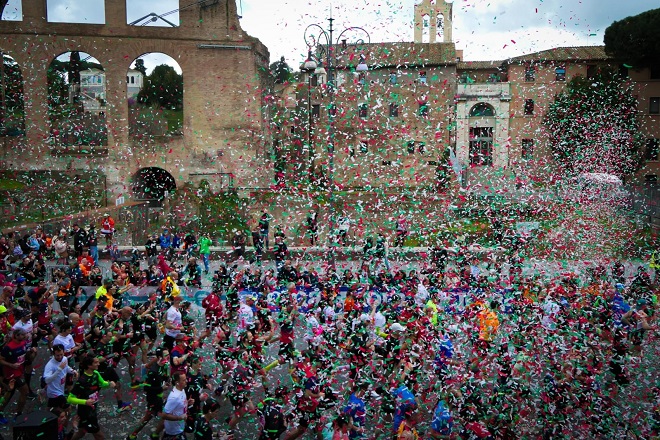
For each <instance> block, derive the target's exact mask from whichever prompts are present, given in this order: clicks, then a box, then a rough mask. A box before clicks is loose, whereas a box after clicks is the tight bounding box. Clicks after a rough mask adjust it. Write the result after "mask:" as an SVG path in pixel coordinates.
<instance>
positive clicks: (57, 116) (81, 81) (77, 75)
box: [46, 50, 108, 148]
mask: <svg viewBox="0 0 660 440" xmlns="http://www.w3.org/2000/svg"><path fill="white" fill-rule="evenodd" d="M46 76H47V84H48V95H47V100H48V101H47V106H48V119H49V122H50V136H49V142H50V144H51V146H53V147H64V148H68V147H75V146H107V144H108V124H107V113H108V105H107V80H106V72H105V68H104V67H103V65H102V64H101V63H100V62H99V61H98V59H97V58H95V57H94V56H92V55H90V54H89V53H87V52H82V51H80V50H72V51H71V50H70V51H66V52H63V53H60V54H59V55H57V56H55V57H54V58H53V59H52V61H51V62H50V63H49V65H48V67H47V72H46Z"/></svg>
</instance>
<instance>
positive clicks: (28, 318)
mask: <svg viewBox="0 0 660 440" xmlns="http://www.w3.org/2000/svg"><path fill="white" fill-rule="evenodd" d="M17 328H20V329H23V330H25V334H26V335H27V337H26V341H27V343H28V345H27V346H28V348H29V347H32V338H33V336H34V335H35V333H36V327H35V326H34V323H33V322H32V314H31V313H30V312H29V311H28V310H22V311H21V312H20V314H19V320H18V321H16V323H15V324H14V326H13V327H12V329H13V330H16V329H17Z"/></svg>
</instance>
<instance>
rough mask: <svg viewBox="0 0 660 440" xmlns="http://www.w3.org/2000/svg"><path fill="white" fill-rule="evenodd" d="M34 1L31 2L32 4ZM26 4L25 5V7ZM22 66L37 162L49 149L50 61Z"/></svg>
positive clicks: (29, 129)
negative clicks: (48, 75)
mask: <svg viewBox="0 0 660 440" xmlns="http://www.w3.org/2000/svg"><path fill="white" fill-rule="evenodd" d="M31 2H32V1H30V3H31ZM25 3H26V2H24V3H23V5H25ZM26 61H27V62H26V64H23V65H21V73H22V74H23V84H24V85H23V102H24V105H25V131H26V140H27V145H28V146H29V148H30V152H29V154H30V155H32V159H33V160H35V161H36V162H40V161H38V160H37V158H39V157H41V158H43V156H42V155H43V154H47V153H48V150H49V149H50V148H49V145H48V142H47V139H48V135H49V132H50V119H49V117H48V81H47V76H46V71H47V69H48V63H49V61H50V60H43V59H34V58H32V57H28V58H27V59H26Z"/></svg>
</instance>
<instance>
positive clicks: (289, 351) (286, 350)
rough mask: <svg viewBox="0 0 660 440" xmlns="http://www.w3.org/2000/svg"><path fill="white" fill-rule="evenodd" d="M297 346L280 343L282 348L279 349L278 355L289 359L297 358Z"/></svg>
mask: <svg viewBox="0 0 660 440" xmlns="http://www.w3.org/2000/svg"><path fill="white" fill-rule="evenodd" d="M295 351H296V347H295V346H294V345H293V344H292V343H291V344H280V350H279V351H278V353H277V354H278V356H280V357H281V358H283V359H284V360H287V361H293V360H295V359H296V356H295Z"/></svg>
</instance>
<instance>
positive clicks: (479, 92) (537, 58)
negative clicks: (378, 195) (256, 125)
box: [288, 0, 660, 189]
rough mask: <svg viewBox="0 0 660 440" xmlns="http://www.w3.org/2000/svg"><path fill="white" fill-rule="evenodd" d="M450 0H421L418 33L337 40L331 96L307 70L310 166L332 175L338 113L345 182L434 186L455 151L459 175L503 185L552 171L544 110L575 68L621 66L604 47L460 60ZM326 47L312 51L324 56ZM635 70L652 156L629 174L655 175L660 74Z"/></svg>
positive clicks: (304, 107) (340, 173) (303, 111)
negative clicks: (385, 39) (407, 37)
mask: <svg viewBox="0 0 660 440" xmlns="http://www.w3.org/2000/svg"><path fill="white" fill-rule="evenodd" d="M451 5H452V4H450V3H446V2H445V1H441V0H438V1H430V0H425V1H422V2H421V3H420V4H418V5H415V31H414V39H415V40H414V42H411V43H371V44H353V45H351V44H344V45H339V46H333V47H332V48H331V49H332V51H333V56H334V57H333V59H336V60H337V64H336V66H334V67H335V70H336V93H335V94H334V96H333V97H332V98H334V105H332V104H331V102H330V100H331V96H330V93H329V90H328V85H327V84H325V83H324V81H323V80H322V79H321V78H320V77H318V73H315V72H306V71H304V69H301V70H302V72H301V73H302V75H301V78H300V83H299V84H298V86H299V94H298V103H299V105H298V108H297V116H296V118H294V119H295V121H296V122H295V124H294V125H297V126H296V128H295V129H296V130H299V131H298V133H301V132H302V134H298V138H299V139H298V141H297V144H298V145H300V146H302V148H303V150H304V151H303V153H302V154H301V155H300V157H303V158H304V157H305V156H306V155H307V151H308V150H307V145H308V144H310V145H311V154H310V159H309V162H310V164H309V169H310V170H314V172H315V173H316V174H319V172H320V174H324V175H326V176H327V171H328V169H327V168H328V163H329V151H328V148H327V146H328V144H329V143H330V141H331V139H330V133H331V130H330V129H329V128H330V127H329V120H330V118H328V114H327V113H328V112H329V111H335V112H336V116H335V117H334V139H333V141H334V147H335V148H334V151H335V154H334V179H335V181H337V182H340V183H341V185H343V186H346V187H351V188H357V189H374V188H379V187H388V188H410V187H422V186H433V185H434V183H435V180H436V177H437V176H436V171H437V170H438V165H443V164H446V162H447V160H448V156H449V155H448V154H447V149H448V148H451V149H452V153H454V154H455V157H456V162H455V163H454V168H455V169H456V170H458V169H459V166H460V169H462V170H463V171H462V175H461V178H462V179H463V182H464V183H465V182H467V183H468V184H470V183H471V184H474V183H479V184H484V185H498V184H499V185H507V184H509V183H512V182H513V179H514V178H516V176H518V177H519V176H521V175H522V176H523V177H524V176H528V177H531V176H532V175H537V174H543V173H545V174H547V173H548V168H547V165H548V162H549V161H550V149H549V145H548V142H547V134H546V133H545V132H544V128H543V118H544V116H545V113H546V110H547V108H548V106H549V105H550V104H551V103H552V102H553V100H554V97H555V96H556V95H557V94H559V93H561V92H562V91H563V90H564V89H565V87H566V84H567V83H568V82H569V81H570V80H571V79H572V78H574V77H576V76H578V75H580V76H583V77H586V78H589V77H591V76H592V75H594V74H595V73H597V71H598V70H599V69H601V68H610V69H619V68H620V66H619V65H617V63H615V62H614V61H613V60H612V59H610V58H609V57H608V56H607V55H606V54H605V50H604V46H579V47H557V48H553V49H549V50H544V51H539V52H535V53H531V54H527V55H523V56H520V57H515V58H511V59H507V60H499V61H462V60H461V59H462V57H463V54H462V51H459V50H456V48H455V45H454V43H453V42H452V41H451V35H452V32H451V27H452V16H451V12H452V8H451ZM325 49H326V48H321V49H320V50H319V53H318V54H317V55H318V56H317V59H319V60H323V59H325V55H326V53H325ZM360 63H363V66H362V67H363V68H362V69H360V68H358V64H360ZM301 67H302V66H301ZM367 68H368V69H367ZM324 73H325V72H324ZM629 78H630V81H632V82H633V83H634V84H635V87H636V90H637V91H638V98H639V105H640V108H639V109H640V117H641V122H642V130H643V131H644V133H645V134H644V136H645V137H646V138H647V149H646V152H645V155H646V164H645V166H644V167H643V169H642V170H641V171H640V172H639V173H638V174H637V175H636V176H632V177H631V178H632V179H633V180H635V179H636V180H639V179H646V180H647V181H653V180H655V179H657V175H658V172H660V162H659V159H660V157H659V154H660V140H659V139H660V72H655V76H654V73H653V72H651V71H650V70H648V69H647V70H644V71H639V72H637V71H631V72H630V76H629ZM288 133H289V134H290V133H293V131H292V132H288ZM312 158H313V159H312ZM303 168H305V167H304V166H303ZM310 174H311V171H310ZM495 174H496V175H497V178H494V175H495ZM503 176H504V177H511V179H510V180H507V179H506V178H502V177H503ZM643 176H647V177H643ZM536 177H538V176H536ZM326 178H327V177H326Z"/></svg>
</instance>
